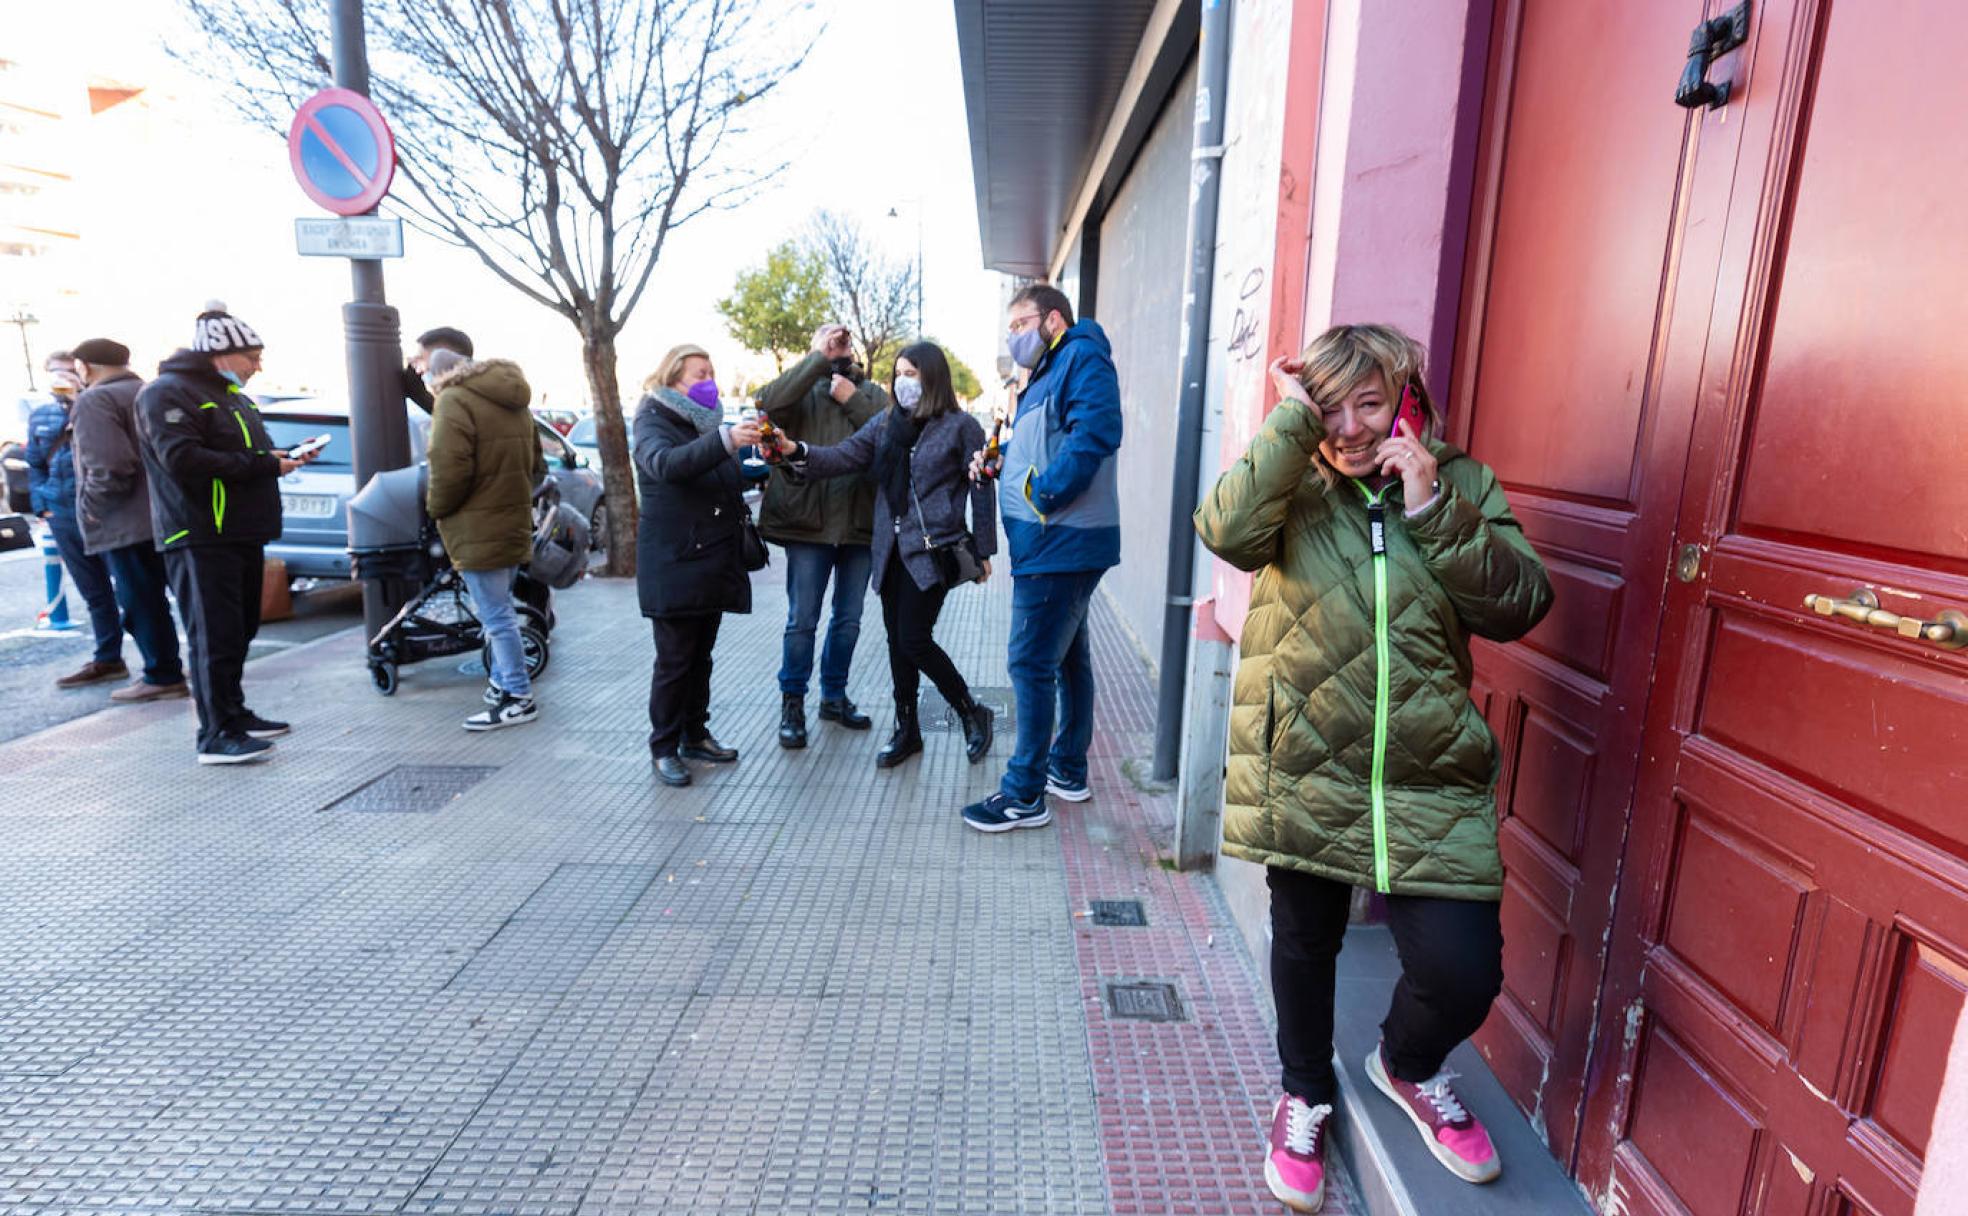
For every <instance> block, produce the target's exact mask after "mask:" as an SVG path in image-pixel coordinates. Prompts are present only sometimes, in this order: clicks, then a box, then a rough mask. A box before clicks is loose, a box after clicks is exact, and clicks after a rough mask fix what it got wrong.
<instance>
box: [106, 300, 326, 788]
mask: <svg viewBox="0 0 1968 1216" xmlns="http://www.w3.org/2000/svg"><path fill="white" fill-rule="evenodd" d="M260 349H261V342H260V337H259V335H258V334H256V333H254V332H253V329H252V327H251V326H249V325H247V324H246V323H245V322H243V321H241V320H239V319H238V318H236V317H233V316H231V315H229V314H228V313H227V312H226V309H225V305H224V304H223V303H221V302H219V301H217V300H214V301H212V302H211V303H209V304H207V305H206V306H205V311H204V312H202V313H200V314H199V317H198V323H197V327H196V329H195V330H194V332H193V335H192V342H191V348H190V349H189V350H181V351H179V352H177V353H176V354H174V355H172V356H171V357H170V358H168V359H166V360H164V362H163V363H162V364H160V365H159V367H158V375H157V379H155V380H152V381H151V382H150V383H149V384H147V385H145V386H144V389H143V392H142V393H140V394H139V395H138V397H137V417H138V425H139V427H140V429H141V431H142V436H143V460H144V469H145V471H146V472H147V473H148V474H149V476H150V513H151V520H152V522H153V524H154V525H155V527H156V535H157V547H158V548H159V549H161V550H162V551H163V553H164V564H165V567H166V568H167V569H168V570H169V572H170V576H171V589H172V591H173V592H174V593H175V594H176V595H177V597H178V611H179V612H181V613H183V614H184V621H185V632H186V634H187V635H188V640H189V642H190V654H189V660H190V661H189V663H188V667H189V669H190V670H189V675H190V677H191V689H192V696H193V697H194V698H195V699H196V700H197V703H198V762H199V763H200V764H243V763H247V762H250V761H254V760H263V759H265V758H266V755H267V753H268V752H269V751H271V750H272V748H273V744H272V743H271V742H270V740H272V739H273V738H275V737H277V736H280V735H284V734H286V733H287V730H288V728H287V724H286V723H285V722H275V721H272V720H270V719H267V718H262V717H260V716H259V715H258V714H256V713H254V712H253V711H252V710H250V709H248V708H246V696H245V693H244V692H243V691H241V689H240V678H241V675H242V674H243V672H244V670H245V666H246V648H247V646H248V645H249V644H250V643H251V642H252V640H253V635H254V634H255V633H257V632H259V628H260V582H261V571H262V566H263V554H264V551H265V547H266V543H267V542H268V541H270V540H273V539H274V538H276V537H278V536H279V535H280V527H281V522H280V478H282V477H284V476H286V475H287V474H288V473H291V472H293V471H294V470H295V469H297V468H299V467H300V466H301V464H302V463H303V462H302V461H298V460H293V459H290V458H288V456H287V454H286V453H285V452H282V451H278V450H275V449H274V447H273V445H272V444H271V442H270V441H269V440H268V438H267V431H266V426H265V425H264V424H263V423H262V422H261V421H260V411H259V407H258V406H257V405H255V404H254V402H253V399H252V398H251V397H248V396H247V395H246V391H245V385H246V381H247V380H248V379H250V378H251V377H252V375H253V373H254V372H256V371H258V370H259V368H260Z"/></svg>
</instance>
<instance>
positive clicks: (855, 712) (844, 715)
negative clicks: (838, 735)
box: [820, 697, 875, 730]
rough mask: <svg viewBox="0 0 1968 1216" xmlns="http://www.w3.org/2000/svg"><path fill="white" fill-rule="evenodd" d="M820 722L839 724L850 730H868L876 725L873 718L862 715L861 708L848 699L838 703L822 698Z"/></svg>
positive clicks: (843, 698)
mask: <svg viewBox="0 0 1968 1216" xmlns="http://www.w3.org/2000/svg"><path fill="white" fill-rule="evenodd" d="M820 720H821V721H822V722H838V723H840V724H841V725H842V726H845V727H846V728H847V729H849V730H867V729H868V728H869V727H870V726H873V725H874V724H875V722H874V719H873V718H870V717H869V716H868V715H867V714H864V713H862V712H861V709H860V707H859V706H857V705H856V704H855V703H854V702H853V701H850V700H848V699H847V698H846V697H842V698H840V699H839V700H837V701H830V700H828V699H827V698H825V697H822V698H820Z"/></svg>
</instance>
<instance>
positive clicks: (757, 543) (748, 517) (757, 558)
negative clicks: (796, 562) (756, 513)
mask: <svg viewBox="0 0 1968 1216" xmlns="http://www.w3.org/2000/svg"><path fill="white" fill-rule="evenodd" d="M738 554H739V556H740V557H741V558H742V559H743V560H744V562H745V569H746V571H747V572H756V571H759V570H763V569H765V568H766V567H767V566H769V565H771V564H772V553H771V551H769V550H768V549H767V548H766V547H765V538H764V537H763V536H760V535H759V530H758V525H757V524H756V523H754V522H752V509H751V508H750V507H746V508H745V518H743V519H741V520H739V521H738Z"/></svg>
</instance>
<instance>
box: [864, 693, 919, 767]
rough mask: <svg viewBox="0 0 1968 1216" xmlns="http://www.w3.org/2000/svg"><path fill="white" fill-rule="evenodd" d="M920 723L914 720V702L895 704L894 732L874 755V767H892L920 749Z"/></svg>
mask: <svg viewBox="0 0 1968 1216" xmlns="http://www.w3.org/2000/svg"><path fill="white" fill-rule="evenodd" d="M922 747H923V744H922V725H921V724H920V723H919V722H917V721H916V703H915V702H914V701H910V702H908V703H907V704H900V703H898V704H897V705H896V706H895V733H894V734H892V735H890V736H889V737H888V742H887V744H885V745H884V746H883V747H882V749H881V751H880V752H878V753H876V755H875V767H876V768H894V767H895V766H896V765H898V764H900V763H902V762H903V761H904V760H907V759H908V758H909V757H911V756H913V755H915V754H916V753H917V752H920V751H921V750H922Z"/></svg>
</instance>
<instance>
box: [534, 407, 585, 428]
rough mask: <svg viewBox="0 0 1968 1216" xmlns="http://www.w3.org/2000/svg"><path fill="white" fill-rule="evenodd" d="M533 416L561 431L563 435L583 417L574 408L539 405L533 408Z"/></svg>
mask: <svg viewBox="0 0 1968 1216" xmlns="http://www.w3.org/2000/svg"><path fill="white" fill-rule="evenodd" d="M533 416H534V417H535V418H538V419H539V420H540V421H542V422H544V423H546V424H547V425H548V426H550V427H552V428H553V429H554V430H556V431H559V432H560V433H561V434H563V435H565V434H566V433H567V432H568V431H569V430H570V429H571V428H572V427H573V426H574V423H575V422H576V421H578V420H579V419H580V417H581V415H580V414H578V413H576V412H575V411H573V410H555V409H545V408H542V407H539V406H535V407H534V408H533Z"/></svg>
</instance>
